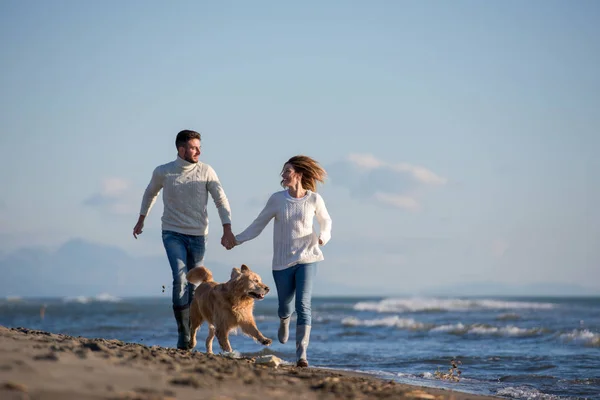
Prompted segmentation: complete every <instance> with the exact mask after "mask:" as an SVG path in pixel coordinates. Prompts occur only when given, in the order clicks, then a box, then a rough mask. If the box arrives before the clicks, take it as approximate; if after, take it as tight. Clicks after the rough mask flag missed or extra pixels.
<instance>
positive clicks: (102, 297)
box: [94, 293, 121, 303]
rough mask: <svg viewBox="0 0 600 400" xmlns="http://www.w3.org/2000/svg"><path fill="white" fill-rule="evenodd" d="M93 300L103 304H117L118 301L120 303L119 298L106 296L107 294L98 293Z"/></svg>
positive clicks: (110, 295)
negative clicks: (103, 302)
mask: <svg viewBox="0 0 600 400" xmlns="http://www.w3.org/2000/svg"><path fill="white" fill-rule="evenodd" d="M94 300H95V301H105V302H109V303H118V302H119V301H121V299H120V298H118V297H116V296H113V295H112V294H108V293H100V294H99V295H98V296H96V298H95V299H94Z"/></svg>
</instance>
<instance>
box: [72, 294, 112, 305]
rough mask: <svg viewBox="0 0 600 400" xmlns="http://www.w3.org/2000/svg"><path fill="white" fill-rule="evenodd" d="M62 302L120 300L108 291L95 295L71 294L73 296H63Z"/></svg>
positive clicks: (106, 301)
mask: <svg viewBox="0 0 600 400" xmlns="http://www.w3.org/2000/svg"><path fill="white" fill-rule="evenodd" d="M62 301H63V303H79V304H88V303H91V302H105V303H118V302H120V301H121V299H120V298H118V297H116V296H113V295H111V294H108V293H101V294H99V295H98V296H95V297H88V296H73V297H63V299H62Z"/></svg>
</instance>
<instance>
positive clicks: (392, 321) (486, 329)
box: [342, 315, 548, 337]
mask: <svg viewBox="0 0 600 400" xmlns="http://www.w3.org/2000/svg"><path fill="white" fill-rule="evenodd" d="M342 324H343V325H345V326H365V327H376V326H388V327H394V328H399V329H407V330H425V331H429V332H431V333H450V334H454V335H465V334H473V335H481V336H485V335H489V336H504V337H531V336H538V335H541V334H543V333H546V332H548V330H547V329H545V328H519V327H518V326H514V325H506V326H491V325H485V324H471V325H465V324H463V323H462V322H458V323H455V324H444V325H431V324H425V323H422V322H419V321H416V320H414V319H412V318H400V317H399V316H397V315H395V316H391V317H386V318H378V319H366V320H361V319H359V318H356V317H347V318H344V319H343V320H342Z"/></svg>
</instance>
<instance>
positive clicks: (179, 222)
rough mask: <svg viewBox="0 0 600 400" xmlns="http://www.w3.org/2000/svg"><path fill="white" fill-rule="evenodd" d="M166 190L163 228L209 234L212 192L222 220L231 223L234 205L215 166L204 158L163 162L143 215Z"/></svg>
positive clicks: (154, 175) (148, 190)
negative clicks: (232, 206) (209, 197)
mask: <svg viewBox="0 0 600 400" xmlns="http://www.w3.org/2000/svg"><path fill="white" fill-rule="evenodd" d="M161 189H162V190H163V204H164V212H163V216H162V229H163V230H165V231H174V232H178V233H182V234H185V235H196V236H201V235H206V234H208V213H207V210H206V206H207V204H208V194H209V193H210V195H211V197H212V198H213V200H214V202H215V205H216V206H217V210H218V211H219V217H220V218H221V223H223V224H230V223H231V209H230V208H229V201H228V200H227V196H225V192H224V191H223V188H222V187H221V182H219V178H218V177H217V174H216V172H215V170H214V169H212V167H211V166H210V165H208V164H204V163H201V162H198V163H190V162H187V161H185V160H184V159H182V158H180V157H179V156H178V157H177V159H175V161H171V162H170V163H167V164H163V165H159V166H158V167H156V168H155V169H154V172H153V173H152V179H151V180H150V183H149V184H148V187H147V188H146V191H145V192H144V197H143V198H142V206H141V209H140V215H148V213H149V212H150V209H151V208H152V206H153V205H154V202H155V201H156V197H157V196H158V193H159V192H160V190H161Z"/></svg>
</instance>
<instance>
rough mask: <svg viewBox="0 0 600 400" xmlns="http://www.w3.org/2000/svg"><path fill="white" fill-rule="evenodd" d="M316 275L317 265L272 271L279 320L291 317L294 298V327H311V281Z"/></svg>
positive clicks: (304, 265) (301, 265) (302, 265)
mask: <svg viewBox="0 0 600 400" xmlns="http://www.w3.org/2000/svg"><path fill="white" fill-rule="evenodd" d="M316 274H317V263H309V264H296V265H294V266H292V267H289V268H286V269H283V270H281V271H273V278H274V279H275V286H276V287H277V298H278V301H279V308H278V310H277V314H278V315H279V318H287V317H289V316H291V315H292V312H293V311H294V310H293V309H292V300H294V296H295V297H296V304H295V308H296V317H297V320H296V325H309V326H310V325H311V324H312V318H311V298H312V287H313V279H314V277H315V276H316Z"/></svg>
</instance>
